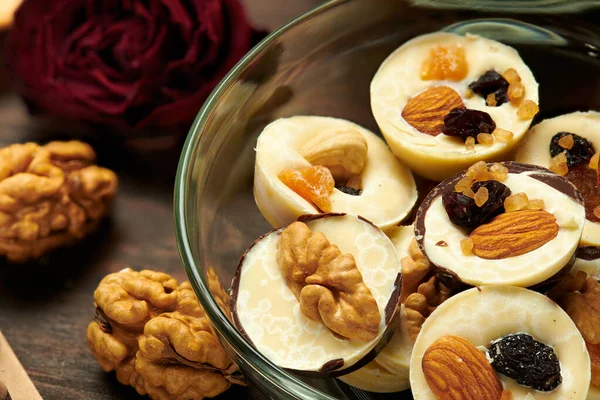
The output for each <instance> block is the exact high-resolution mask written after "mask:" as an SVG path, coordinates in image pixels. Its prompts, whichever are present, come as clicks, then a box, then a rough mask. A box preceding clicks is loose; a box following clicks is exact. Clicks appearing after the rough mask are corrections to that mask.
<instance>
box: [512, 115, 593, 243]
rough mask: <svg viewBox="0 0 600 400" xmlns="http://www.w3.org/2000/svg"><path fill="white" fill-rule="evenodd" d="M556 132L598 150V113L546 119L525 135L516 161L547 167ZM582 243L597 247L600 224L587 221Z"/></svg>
mask: <svg viewBox="0 0 600 400" xmlns="http://www.w3.org/2000/svg"><path fill="white" fill-rule="evenodd" d="M559 132H569V133H574V134H576V135H579V136H581V137H584V138H586V139H587V140H589V141H590V142H592V144H593V145H594V149H595V150H596V152H599V151H600V113H598V112H595V111H588V112H574V113H571V114H565V115H561V116H558V117H555V118H550V119H546V120H544V121H542V122H540V123H539V124H537V125H536V126H534V127H533V128H531V130H530V131H529V132H528V133H527V135H526V136H525V139H524V140H523V143H522V144H521V145H520V146H519V148H518V149H517V153H516V160H517V161H518V162H522V163H527V164H535V165H539V166H542V167H545V168H549V167H550V159H551V158H552V157H551V155H550V141H551V140H552V137H553V136H554V135H556V134H557V133H559ZM581 244H582V245H586V246H600V223H598V222H591V221H587V220H586V223H585V227H584V229H583V235H582V237H581Z"/></svg>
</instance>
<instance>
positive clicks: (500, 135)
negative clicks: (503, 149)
mask: <svg viewBox="0 0 600 400" xmlns="http://www.w3.org/2000/svg"><path fill="white" fill-rule="evenodd" d="M492 135H493V136H494V137H495V138H496V139H497V140H500V141H501V142H509V141H511V140H512V138H513V137H514V136H515V135H513V133H512V132H511V131H507V130H506V129H501V128H496V129H494V132H492Z"/></svg>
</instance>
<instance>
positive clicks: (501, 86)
mask: <svg viewBox="0 0 600 400" xmlns="http://www.w3.org/2000/svg"><path fill="white" fill-rule="evenodd" d="M469 89H471V90H472V91H473V92H474V93H477V94H478V95H480V96H481V97H484V98H485V99H486V101H485V103H486V104H487V105H488V106H490V107H496V106H501V105H502V104H504V103H506V102H507V101H508V97H507V95H506V91H507V89H508V81H507V80H506V79H504V77H503V76H502V75H500V74H499V73H498V72H496V71H495V70H493V69H490V70H489V71H487V72H486V73H484V74H483V75H481V76H480V77H479V79H477V80H476V81H474V82H471V83H470V84H469Z"/></svg>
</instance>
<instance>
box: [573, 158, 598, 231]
mask: <svg viewBox="0 0 600 400" xmlns="http://www.w3.org/2000/svg"><path fill="white" fill-rule="evenodd" d="M565 178H567V179H568V180H569V182H571V183H572V184H573V185H575V187H576V188H577V190H579V191H580V192H581V195H582V196H583V202H584V205H585V217H586V218H587V219H588V220H590V221H592V222H600V218H598V217H597V216H596V215H594V208H596V207H598V206H599V205H600V188H599V187H598V172H597V171H595V170H593V169H591V168H588V167H587V165H579V166H576V167H574V168H569V172H567V174H566V175H565Z"/></svg>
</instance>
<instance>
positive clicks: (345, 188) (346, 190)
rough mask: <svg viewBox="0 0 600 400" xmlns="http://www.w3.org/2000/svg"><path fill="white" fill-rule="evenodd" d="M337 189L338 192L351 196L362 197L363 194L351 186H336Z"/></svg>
mask: <svg viewBox="0 0 600 400" xmlns="http://www.w3.org/2000/svg"><path fill="white" fill-rule="evenodd" d="M335 188H336V189H337V190H339V191H340V192H343V193H346V194H349V195H350V196H360V195H361V194H362V190H360V189H355V188H353V187H350V186H344V185H339V186H336V187H335Z"/></svg>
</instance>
